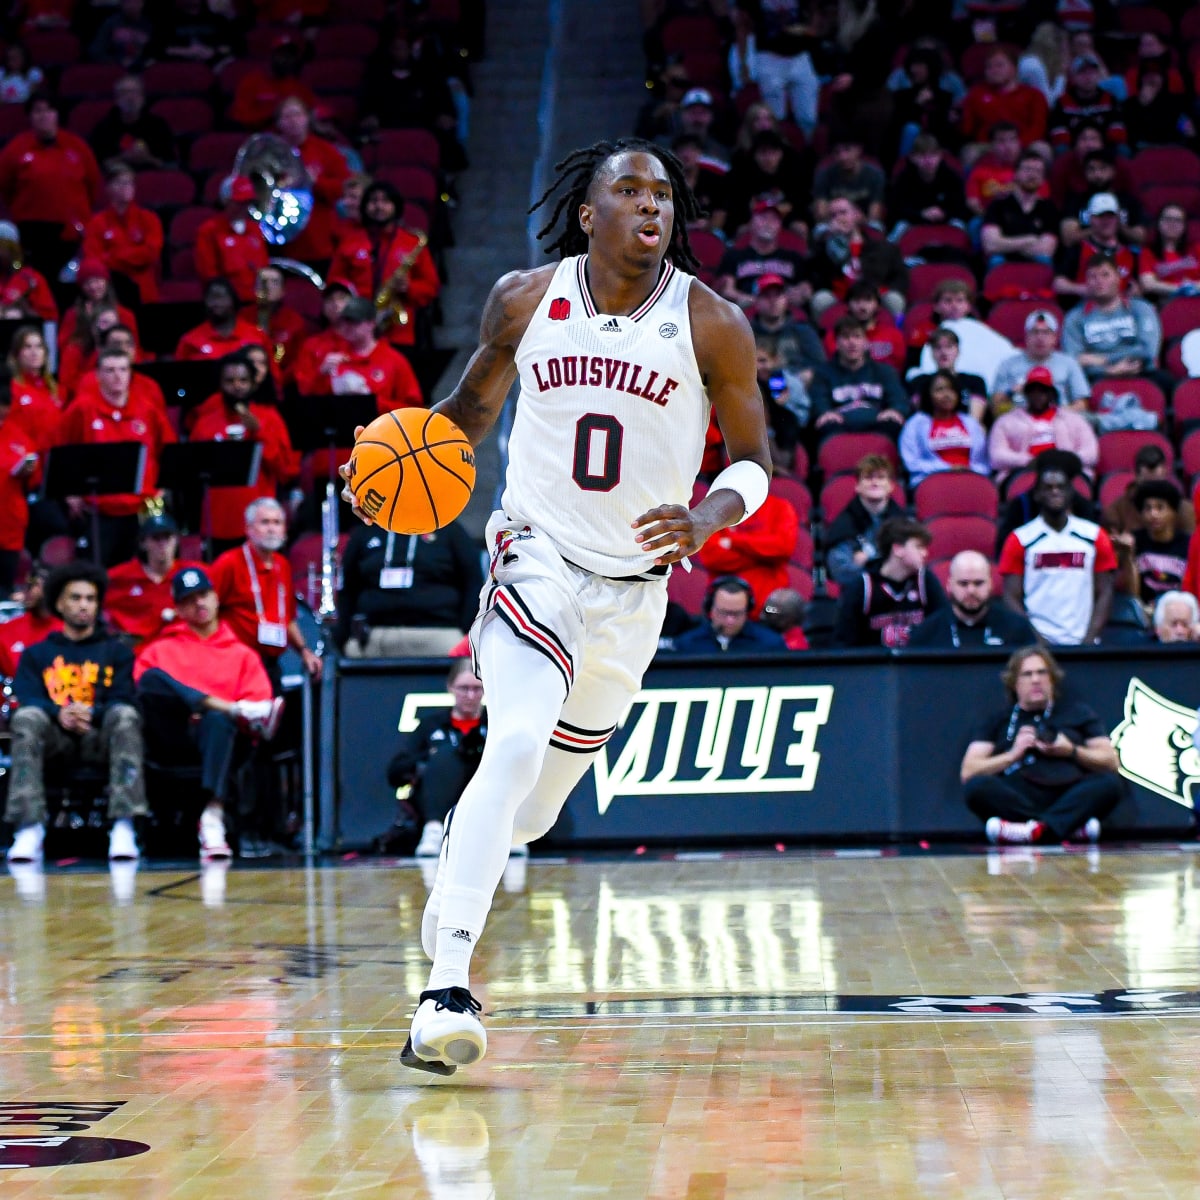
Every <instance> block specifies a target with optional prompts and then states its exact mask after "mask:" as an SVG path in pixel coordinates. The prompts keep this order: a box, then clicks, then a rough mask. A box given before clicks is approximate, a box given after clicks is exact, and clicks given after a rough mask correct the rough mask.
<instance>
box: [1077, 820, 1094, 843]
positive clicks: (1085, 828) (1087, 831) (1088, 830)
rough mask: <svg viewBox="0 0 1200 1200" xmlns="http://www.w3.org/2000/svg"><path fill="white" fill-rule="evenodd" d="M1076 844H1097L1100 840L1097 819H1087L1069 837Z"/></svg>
mask: <svg viewBox="0 0 1200 1200" xmlns="http://www.w3.org/2000/svg"><path fill="white" fill-rule="evenodd" d="M1071 836H1072V837H1073V838H1074V839H1075V841H1077V842H1092V843H1095V842H1098V841H1099V840H1100V821H1099V818H1097V817H1088V819H1087V820H1086V821H1084V823H1083V824H1082V825H1080V827H1079V828H1078V829H1077V830H1075V832H1074V833H1073V834H1072V835H1071Z"/></svg>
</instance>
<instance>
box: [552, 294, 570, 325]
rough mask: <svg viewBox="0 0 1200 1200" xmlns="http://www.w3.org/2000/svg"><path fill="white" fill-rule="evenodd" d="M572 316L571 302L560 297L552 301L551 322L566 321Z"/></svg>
mask: <svg viewBox="0 0 1200 1200" xmlns="http://www.w3.org/2000/svg"><path fill="white" fill-rule="evenodd" d="M570 315H571V302H570V300H567V299H565V298H564V297H562V296H560V297H559V298H558V299H557V300H551V301H550V320H552V321H565V320H566V319H567V318H568V317H569V316H570Z"/></svg>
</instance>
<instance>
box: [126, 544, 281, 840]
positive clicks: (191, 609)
mask: <svg viewBox="0 0 1200 1200" xmlns="http://www.w3.org/2000/svg"><path fill="white" fill-rule="evenodd" d="M171 596H172V600H173V602H174V604H175V609H176V611H177V612H178V614H179V617H180V618H181V619H180V620H179V621H178V622H176V623H175V624H173V625H171V626H169V627H168V628H167V629H166V630H165V631H164V632H163V634H162V636H161V637H159V638H157V639H156V640H155V641H154V642H152V643H151V644H150V645H148V646H146V647H145V648H144V649H143V650H142V652H141V653H140V654H139V655H138V658H137V662H136V663H135V664H134V668H133V677H134V680H135V681H136V683H137V690H138V695H139V697H140V698H141V700H142V701H143V710H144V712H145V719H146V739H147V742H148V743H149V744H150V746H151V749H152V752H153V753H154V756H156V757H161V758H162V759H163V760H164V761H167V762H171V761H174V760H175V759H176V758H177V757H178V756H179V755H180V754H187V753H189V752H190V751H192V752H194V751H199V754H200V764H201V781H200V782H201V788H202V790H203V792H204V798H205V802H206V803H205V808H204V811H203V813H202V814H201V817H200V856H201V858H204V859H213V858H228V857H229V854H230V851H229V843H228V841H227V840H226V836H225V808H224V801H225V798H226V795H227V791H228V784H229V772H230V768H231V766H232V764H233V759H234V751H235V749H236V746H237V740H238V736H239V734H241V733H253V734H257V735H259V736H260V737H262V738H263V739H264V740H268V741H269V740H270V739H271V738H272V737H273V736H274V734H275V731H276V729H277V728H278V726H279V718H280V715H281V714H282V711H283V701H282V700H280V699H275V698H273V697H272V694H271V682H270V680H269V679H268V678H267V672H266V669H265V668H264V667H263V664H262V660H261V659H260V658H259V656H258V655H257V654H255V653H254V651H253V650H251V649H250V648H249V647H248V646H245V645H243V644H242V642H240V641H239V640H238V638H237V637H236V636H235V634H234V633H233V631H232V630H231V629H230V628H229V626H228V625H226V624H225V623H224V622H223V621H222V620H221V619H220V615H219V614H220V606H219V603H218V601H217V593H216V591H215V590H214V589H213V585H212V583H211V582H210V581H209V578H208V576H207V575H206V574H205V572H204V570H203V569H202V568H201V567H187V568H185V569H184V570H181V571H177V572H176V573H175V575H174V576H173V578H172V580H171Z"/></svg>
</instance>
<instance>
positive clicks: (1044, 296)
mask: <svg viewBox="0 0 1200 1200" xmlns="http://www.w3.org/2000/svg"><path fill="white" fill-rule="evenodd" d="M983 295H984V298H985V299H987V300H990V301H992V302H993V303H996V302H997V301H1000V300H1052V299H1053V298H1054V268H1053V267H1051V266H1048V265H1047V264H1045V263H1001V264H1000V265H999V266H998V267H993V268H992V269H991V270H990V271H989V272H988V273H987V274H986V275H985V276H984V277H983Z"/></svg>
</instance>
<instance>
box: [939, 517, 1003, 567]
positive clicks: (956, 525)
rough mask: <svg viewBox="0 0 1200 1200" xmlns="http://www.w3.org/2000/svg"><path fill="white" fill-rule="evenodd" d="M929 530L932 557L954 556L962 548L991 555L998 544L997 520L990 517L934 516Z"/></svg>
mask: <svg viewBox="0 0 1200 1200" xmlns="http://www.w3.org/2000/svg"><path fill="white" fill-rule="evenodd" d="M929 532H930V534H931V535H932V537H933V541H932V542H930V543H929V557H930V558H953V557H954V556H955V555H956V554H957V553H958V552H959V551H960V550H978V551H979V553H980V554H983V555H987V556H990V555H991V553H992V551H993V550H994V548H995V545H996V522H995V521H994V520H992V519H990V518H988V517H934V518H933V520H932V521H930V522H929Z"/></svg>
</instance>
